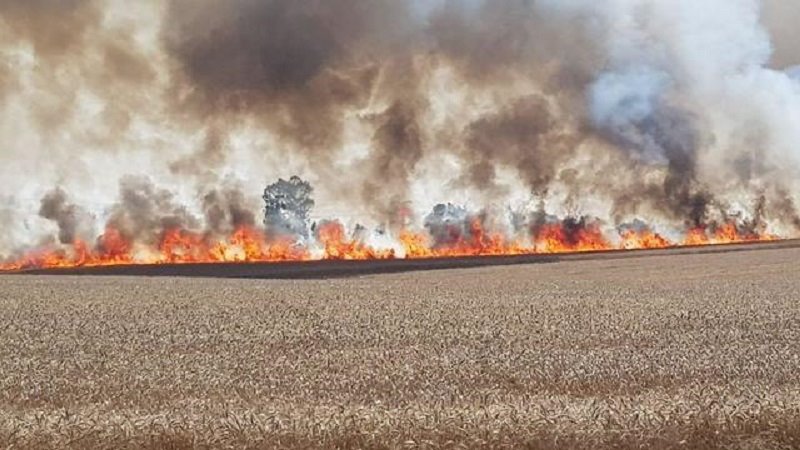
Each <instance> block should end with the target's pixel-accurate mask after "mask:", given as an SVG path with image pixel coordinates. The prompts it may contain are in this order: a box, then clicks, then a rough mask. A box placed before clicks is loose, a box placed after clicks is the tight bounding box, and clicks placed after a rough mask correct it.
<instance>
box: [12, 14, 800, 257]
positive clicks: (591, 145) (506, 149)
mask: <svg viewBox="0 0 800 450" xmlns="http://www.w3.org/2000/svg"><path fill="white" fill-rule="evenodd" d="M0 18H1V19H0V42H2V43H0V55H2V56H0V118H1V119H0V149H2V150H0V177H2V178H3V180H7V183H8V184H10V185H13V186H19V189H18V192H17V193H16V194H15V195H16V197H18V202H19V203H20V204H22V205H25V204H33V205H35V204H36V201H38V200H39V199H42V198H43V197H44V196H45V195H47V194H48V193H50V194H53V196H52V198H49V197H48V198H47V200H48V205H47V206H48V208H46V209H47V211H45V208H42V213H41V214H40V215H41V217H40V218H39V219H36V218H35V217H36V216H37V214H36V211H35V210H31V209H30V208H24V207H23V208H20V209H19V210H18V211H16V212H12V213H9V212H4V213H3V214H4V215H5V216H9V215H12V216H13V217H11V218H9V217H4V218H3V220H4V221H5V222H8V223H11V224H12V228H13V230H10V232H9V235H14V236H18V235H32V234H33V235H36V234H41V233H45V232H47V231H48V230H49V228H48V227H50V226H52V225H51V224H50V222H53V221H54V222H56V224H57V225H58V226H59V229H60V233H59V235H60V236H59V239H60V240H61V241H65V240H68V238H75V237H76V234H80V233H81V232H82V231H81V230H82V228H86V227H85V226H84V225H83V224H82V222H84V221H85V220H84V219H83V218H81V219H79V220H78V219H75V220H73V219H70V217H72V216H80V217H95V218H96V220H98V221H99V220H101V219H105V218H109V219H110V223H111V224H113V225H114V226H118V227H119V229H120V231H121V232H122V233H124V234H125V235H126V236H130V237H131V238H135V239H141V240H142V241H143V242H157V241H158V235H159V234H160V233H163V232H164V230H165V229H168V228H170V227H188V228H190V229H202V230H206V231H208V232H210V233H223V234H224V233H226V232H229V231H230V230H231V229H235V228H237V227H239V226H248V225H253V224H254V223H256V222H258V221H256V220H255V217H254V214H253V213H254V211H255V209H256V208H257V206H256V205H257V203H258V202H257V201H255V200H254V197H255V196H256V195H258V193H259V192H261V191H262V189H263V187H264V184H265V182H266V181H267V180H273V179H276V178H278V177H279V176H282V175H283V174H286V173H298V174H301V175H302V176H303V179H307V180H308V181H309V182H313V184H314V186H315V189H316V190H315V191H314V196H315V199H316V201H317V203H318V205H319V208H318V209H320V210H323V212H324V214H325V215H326V216H332V217H342V216H344V219H343V220H344V221H348V220H349V221H357V222H360V223H369V224H373V225H376V226H377V225H381V224H384V225H385V224H388V226H389V227H392V228H395V227H397V226H398V225H397V224H398V223H401V222H402V223H404V224H405V222H406V221H408V220H410V219H409V218H411V217H424V214H425V212H427V211H430V208H431V207H433V206H434V205H436V204H439V203H447V202H459V203H465V204H467V203H469V204H470V209H471V210H473V209H474V210H482V209H486V208H490V207H498V206H499V205H504V204H508V203H511V202H512V201H528V202H530V201H531V200H532V199H544V200H546V201H547V203H548V208H549V209H553V210H559V211H557V212H558V213H562V212H564V213H567V214H570V215H572V216H575V217H582V216H584V215H589V216H597V217H602V218H604V219H606V220H608V221H610V222H613V225H614V226H618V225H622V224H625V223H629V222H631V221H632V220H634V219H635V218H639V217H641V218H643V219H646V221H647V222H648V223H651V222H655V221H663V222H668V223H670V224H673V225H677V226H691V227H695V226H700V225H704V224H707V223H709V222H711V221H714V220H719V219H720V218H721V217H724V216H725V214H727V211H725V209H726V208H727V207H728V206H729V205H734V204H737V205H739V204H741V205H746V209H747V210H748V211H747V212H748V216H749V217H759V222H760V224H759V227H761V226H762V225H761V224H762V223H763V224H771V225H772V224H775V225H781V226H783V227H788V228H793V229H795V228H796V229H798V230H800V225H798V223H800V222H798V221H797V220H796V218H797V217H798V216H800V215H799V214H798V212H797V209H796V205H797V201H798V197H799V196H800V195H799V194H800V182H798V181H796V180H798V179H800V151H799V150H798V147H797V143H798V142H800V128H799V127H797V125H796V124H797V123H800V81H798V79H799V78H798V76H797V69H796V68H795V66H796V65H798V64H800V52H798V45H797V42H798V40H797V39H796V38H797V32H796V29H795V28H796V27H794V24H795V23H796V22H797V19H798V18H800V9H798V8H797V7H796V6H794V4H793V3H791V2H784V1H780V0H765V1H763V2H760V1H757V0H708V1H705V2H703V3H702V4H698V3H697V2H694V1H691V0H675V1H666V0H658V1H645V0H609V1H605V2H596V1H590V0H539V1H531V0H375V1H369V2H364V1H358V0H306V1H297V0H264V1H257V0H231V1H225V2H220V1H214V0H192V1H190V0H169V1H168V2H166V4H164V3H162V2H157V1H155V0H143V1H141V2H135V3H133V4H132V3H131V2H125V1H122V0H67V1H55V0H33V1H26V2H3V3H2V4H0ZM150 180H157V185H158V187H156V185H154V184H153V182H152V181H150ZM53 185H59V186H62V187H63V189H64V192H69V193H70V196H71V198H72V200H71V201H67V200H65V199H59V197H58V195H56V194H55V193H54V192H50V190H51V188H52V186H53ZM118 191H119V194H118V195H117V192H118ZM310 193H311V190H310V186H309V190H308V194H309V196H310ZM117 197H118V198H117ZM762 197H763V201H762V200H761V199H762ZM77 205H80V206H77ZM109 205H112V206H111V207H110V209H109ZM323 205H324V207H323ZM409 205H410V206H409ZM43 206H44V205H43ZM71 208H73V209H74V211H73V209H71ZM409 209H412V210H413V211H408V210H409ZM533 209H534V210H535V208H533ZM401 210H402V214H401V213H400V211H401ZM71 211H73V212H71ZM78 211H80V212H78ZM276 211H277V210H276ZM528 212H530V211H528ZM528 212H526V214H527V213H528ZM534 212H535V211H534ZM276 214H277V215H275V216H274V218H275V220H276V221H277V222H276V224H277V225H276V226H278V228H280V227H285V226H286V223H285V221H282V220H284V219H286V218H285V217H284V218H283V219H281V220H278V218H279V217H283V216H282V214H284V213H280V214H278V213H276ZM268 215H269V213H268ZM401 216H402V217H401ZM32 217H33V218H32ZM42 219H43V220H42ZM295 219H297V220H296V221H295V223H294V224H293V225H291V224H290V225H289V226H288V227H289V229H290V231H293V232H296V233H298V234H300V235H308V227H309V224H308V221H309V217H307V216H303V217H296V218H295ZM295 219H292V220H295ZM89 221H90V222H91V220H89ZM76 222H80V223H76ZM268 222H269V221H268ZM423 222H424V221H423ZM434 222H436V221H435V220H434ZM93 225H95V226H96V225H98V224H97V223H94V224H93ZM418 225H424V223H422V224H418ZM584 225H585V224H584ZM89 228H91V227H89ZM432 233H433V234H434V235H435V234H437V233H438V232H436V231H435V230H434V231H432ZM31 240H35V238H34V237H33V236H32V237H31ZM0 246H2V247H1V248H0V252H7V251H8V250H9V249H10V247H16V243H14V244H13V245H12V244H11V243H7V242H5V241H3V242H0Z"/></svg>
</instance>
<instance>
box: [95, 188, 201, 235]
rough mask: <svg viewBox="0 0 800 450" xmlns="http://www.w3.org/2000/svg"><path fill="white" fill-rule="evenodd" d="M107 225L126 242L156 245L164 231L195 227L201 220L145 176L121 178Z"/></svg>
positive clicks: (167, 191) (196, 228)
mask: <svg viewBox="0 0 800 450" xmlns="http://www.w3.org/2000/svg"><path fill="white" fill-rule="evenodd" d="M108 224H109V225H110V226H112V227H113V228H115V229H117V230H118V231H119V232H120V233H121V234H122V236H123V237H124V238H125V239H126V240H127V241H128V242H141V243H145V244H149V245H155V244H158V243H159V241H160V239H161V238H162V237H163V235H164V233H165V232H168V231H172V230H176V229H180V230H195V231H196V230H198V229H199V228H200V221H199V220H198V219H197V218H196V217H194V216H193V215H192V214H191V213H190V212H189V211H188V210H187V208H186V207H185V206H183V205H182V204H181V203H180V202H178V201H177V200H176V199H175V197H174V195H173V193H172V192H170V191H169V190H166V189H161V188H158V187H157V186H155V185H154V184H153V182H152V181H151V180H150V178H147V177H134V176H129V177H125V178H123V179H122V180H121V181H120V186H119V201H118V203H117V204H116V205H114V207H113V208H112V210H111V215H110V218H109V220H108Z"/></svg>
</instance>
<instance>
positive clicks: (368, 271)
mask: <svg viewBox="0 0 800 450" xmlns="http://www.w3.org/2000/svg"><path fill="white" fill-rule="evenodd" d="M784 248H800V239H793V240H783V241H772V242H751V243H741V244H724V245H705V246H691V247H676V248H669V249H658V250H626V251H623V250H614V251H598V252H582V253H570V254H536V255H510V256H470V257H455V258H431V259H392V260H371V261H331V260H326V261H303V262H277V263H218V264H208V263H201V264H153V265H150V264H148V265H120V266H100V267H76V268H57V269H34V270H24V271H21V272H14V273H16V274H29V275H100V276H138V277H198V278H250V279H299V280H302V279H325V278H346V277H354V276H361V275H376V274H389V273H402V272H413V271H428V270H445V269H467V268H473V267H490V266H512V265H522V264H543V263H557V262H567V261H588V260H596V259H608V260H614V259H627V258H641V257H647V256H669V255H690V254H715V253H729V252H739V251H752V250H775V249H784Z"/></svg>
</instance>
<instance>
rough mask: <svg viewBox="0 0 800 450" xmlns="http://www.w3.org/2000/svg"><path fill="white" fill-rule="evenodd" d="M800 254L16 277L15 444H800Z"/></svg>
mask: <svg viewBox="0 0 800 450" xmlns="http://www.w3.org/2000/svg"><path fill="white" fill-rule="evenodd" d="M799 260H800V250H791V249H789V250H769V251H757V252H742V253H730V254H721V255H684V256H658V257H647V258H640V259H627V260H613V261H607V260H598V261H580V262H569V263H558V264H546V265H533V266H519V267H513V268H484V269H470V270H460V271H443V272H425V273H407V274H400V275H384V276H374V277H364V278H351V279H340V280H321V281H235V280H228V281H222V280H211V279H196V280H185V279H143V278H88V277H87V278H70V277H65V278H46V277H21V276H20V277H18V276H5V277H0V447H9V448H11V447H13V448H76V449H78V448H80V449H83V448H176V449H182V448H315V447H329V448H334V447H338V448H439V447H443V448H474V447H495V448H519V447H527V448H532V449H555V448H568V449H572V448H585V449H595V448H601V449H602V448H657V449H660V448H682V449H683V448H696V449H700V448H752V449H761V448H799V447H800V278H799V277H798V275H800V264H799V263H798V261H799Z"/></svg>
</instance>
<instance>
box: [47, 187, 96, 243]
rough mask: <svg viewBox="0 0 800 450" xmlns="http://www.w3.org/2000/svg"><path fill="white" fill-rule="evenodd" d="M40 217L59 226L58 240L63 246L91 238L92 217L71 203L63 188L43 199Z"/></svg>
mask: <svg viewBox="0 0 800 450" xmlns="http://www.w3.org/2000/svg"><path fill="white" fill-rule="evenodd" d="M39 216H41V217H42V218H44V219H47V220H51V221H53V222H55V223H56V224H57V225H58V240H59V242H61V243H62V244H72V243H74V242H75V241H76V240H77V239H78V238H83V239H85V238H86V237H87V236H91V224H92V218H91V216H90V215H89V213H88V212H86V211H85V210H83V209H82V208H81V207H80V206H78V205H74V204H72V203H70V202H69V199H68V198H67V193H66V192H64V190H63V189H61V188H56V189H54V190H52V191H50V192H48V193H47V194H46V195H45V196H44V197H43V198H42V201H41V206H40V207H39Z"/></svg>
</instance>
